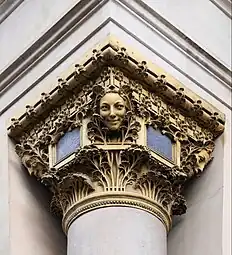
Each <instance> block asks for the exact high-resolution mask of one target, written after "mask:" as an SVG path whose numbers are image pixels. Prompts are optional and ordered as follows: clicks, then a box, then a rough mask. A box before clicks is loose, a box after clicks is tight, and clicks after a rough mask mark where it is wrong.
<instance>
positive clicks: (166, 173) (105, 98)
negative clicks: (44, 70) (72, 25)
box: [9, 38, 224, 232]
mask: <svg viewBox="0 0 232 255" xmlns="http://www.w3.org/2000/svg"><path fill="white" fill-rule="evenodd" d="M171 81H173V78H170V77H169V76H168V75H166V74H164V73H162V72H160V69H158V68H155V67H154V66H152V65H151V64H150V63H149V62H148V61H144V60H141V59H139V58H136V56H135V54H134V52H131V51H130V50H127V49H126V47H124V46H122V45H120V43H119V42H118V41H117V40H115V39H112V38H109V41H108V42H107V43H106V44H104V45H100V46H99V47H97V48H96V49H94V50H93V51H92V55H91V56H89V57H88V58H87V59H85V60H84V61H83V63H81V64H77V65H75V67H74V68H73V72H72V73H71V74H68V75H67V77H65V78H59V79H58V83H57V86H56V87H55V89H53V90H52V92H49V93H42V94H41V99H40V101H39V102H37V103H36V104H35V105H34V106H26V111H25V114H24V115H22V116H21V117H19V119H17V118H12V124H11V125H10V127H9V135H10V136H11V137H12V138H13V139H14V140H15V142H16V152H17V154H18V155H19V157H20V158H21V160H22V163H23V165H24V166H25V167H26V168H27V170H28V172H29V173H30V174H31V175H35V176H36V177H37V179H38V180H39V181H41V182H42V183H43V184H44V185H46V186H47V187H48V188H49V189H50V190H51V192H52V193H53V199H52V202H51V207H52V209H53V211H54V212H56V213H57V214H59V215H61V216H62V217H63V229H64V231H65V232H67V231H68V228H69V226H70V224H71V223H72V221H73V220H74V219H75V218H76V217H79V216H80V215H82V214H83V213H86V212H88V211H90V210H93V209H97V208H102V207H108V206H129V207H134V208H138V209H141V210H145V211H147V212H149V213H151V214H153V215H155V216H156V217H157V218H159V219H160V220H161V221H162V222H163V223H164V225H165V226H166V228H167V230H169V229H170V227H171V222H172V215H180V214H183V213H185V211H186V208H187V207H186V201H185V199H184V197H183V190H184V188H185V184H186V182H187V181H189V180H190V179H192V178H194V177H196V176H199V174H200V173H201V172H202V171H203V170H204V168H205V166H206V165H207V164H208V163H209V162H210V161H211V160H212V153H213V150H214V140H215V139H216V138H217V137H218V136H219V135H220V134H221V133H222V132H223V130H224V116H223V114H221V113H220V112H218V111H216V109H214V108H212V106H211V105H209V104H207V103H206V102H204V101H203V100H202V99H201V98H199V97H197V96H196V95H194V94H193V92H190V91H189V90H187V89H186V88H184V86H183V85H182V84H178V85H174V84H172V82H171ZM146 126H151V127H153V128H154V129H155V130H157V129H158V130H160V131H161V133H162V134H163V135H166V136H167V137H169V139H171V141H172V144H173V146H174V147H175V151H176V156H175V158H173V160H168V159H165V158H164V157H162V156H160V155H158V154H157V153H156V152H154V151H152V150H151V149H149V148H148V147H147V143H146ZM76 128H79V129H80V130H81V132H82V136H83V137H82V138H83V139H82V144H81V146H80V147H79V148H76V151H75V152H74V153H73V154H72V157H71V158H69V159H68V160H65V162H63V163H62V162H61V163H59V164H56V163H54V161H53V160H52V157H53V156H52V153H51V150H52V148H53V147H55V146H56V144H57V142H58V141H59V139H60V138H61V137H62V136H63V135H64V134H65V133H66V132H68V131H71V130H73V129H76Z"/></svg>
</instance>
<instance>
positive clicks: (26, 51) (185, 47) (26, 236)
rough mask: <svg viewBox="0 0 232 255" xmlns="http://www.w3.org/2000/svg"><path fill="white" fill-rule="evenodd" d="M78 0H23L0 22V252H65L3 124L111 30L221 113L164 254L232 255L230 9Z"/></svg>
mask: <svg viewBox="0 0 232 255" xmlns="http://www.w3.org/2000/svg"><path fill="white" fill-rule="evenodd" d="M76 2H79V3H77V5H76V7H74V9H73V10H72V11H71V12H69V13H68V14H67V15H66V16H65V17H64V19H63V20H62V21H60V23H58V26H56V27H55V28H53V29H50V28H52V26H53V25H54V24H55V23H56V22H59V19H60V18H61V17H62V15H65V13H67V12H68V10H70V8H71V7H72V6H74V4H75V3H76ZM164 2H165V4H164ZM83 3H84V1H71V0H69V1H56V4H54V1H49V3H48V1H32V0H27V1H24V2H23V4H21V5H20V6H19V7H18V8H17V9H16V10H15V11H14V12H13V13H12V14H11V15H10V16H9V17H8V18H7V19H6V20H4V21H3V22H2V23H1V24H0V49H1V61H0V70H1V71H0V77H1V78H2V80H0V82H1V85H0V89H1V88H3V87H4V90H2V91H1V92H0V112H1V115H0V131H1V132H0V142H1V156H0V157H1V160H0V187H1V192H0V208H1V210H0V225H1V231H0V254H4V255H5V254H25V255H27V254H28V255H29V254H34V253H35V254H38V255H40V254H41V255H46V254H49V255H50V254H55V255H59V254H65V253H64V249H65V246H66V244H65V237H64V236H63V234H62V231H61V229H60V225H59V223H57V220H55V219H54V218H53V216H51V214H50V213H49V209H48V194H47V193H46V191H45V190H44V188H43V187H42V186H40V185H39V184H38V183H37V182H36V181H35V180H33V179H32V178H31V177H29V176H28V175H27V173H25V172H24V169H23V168H22V166H21V164H20V162H19V159H18V157H17V155H15V153H14V151H13V144H12V141H10V139H9V138H8V136H7V132H6V128H7V125H8V124H9V120H10V118H11V117H13V116H16V117H17V116H19V115H20V114H21V113H23V112H24V110H25V105H26V104H33V103H34V102H35V101H37V100H38V98H39V97H40V94H41V92H43V91H44V92H48V91H49V90H50V89H51V88H53V87H54V86H55V84H56V82H57V77H59V76H60V74H61V73H62V72H63V71H65V70H66V69H67V68H69V67H70V66H71V65H73V64H74V63H76V62H78V59H79V58H80V57H81V56H82V55H83V54H84V53H85V52H86V51H88V50H89V49H91V48H92V47H94V45H95V44H96V43H98V42H100V41H101V40H103V39H104V38H105V37H106V36H107V35H108V34H112V35H115V36H117V37H118V38H119V39H120V41H122V42H124V43H125V44H126V45H128V46H129V47H133V48H134V49H135V50H137V51H139V52H140V53H141V54H142V55H144V57H145V58H147V59H149V60H151V61H153V62H154V63H155V64H157V65H159V66H160V67H162V68H163V69H165V70H166V71H167V72H168V73H169V74H171V75H173V76H174V77H175V78H177V79H178V80H179V81H181V82H182V83H183V84H185V85H186V86H187V87H189V88H190V89H192V90H193V91H194V92H195V93H197V94H199V95H200V96H201V97H203V98H204V99H205V100H207V101H208V102H210V103H211V104H213V105H214V106H215V107H217V108H218V109H219V110H220V111H222V112H224V113H225V114H226V119H227V122H226V130H225V133H224V134H223V135H222V136H221V137H220V138H219V139H218V141H217V147H216V150H215V153H214V156H215V158H214V161H213V162H212V163H211V164H210V165H209V166H208V168H207V170H206V172H205V173H204V174H203V175H202V176H201V178H199V179H197V180H195V181H194V182H192V183H191V184H189V187H188V189H187V190H186V196H187V200H188V204H189V209H188V212H187V214H186V215H184V216H182V217H180V218H178V219H177V220H175V225H174V227H173V229H172V231H171V232H170V234H169V237H168V249H169V255H182V254H183V255H208V254H209V255H214V254H215V255H220V254H223V255H229V254H230V252H229V242H230V241H229V240H230V236H229V234H230V227H229V226H230V225H231V224H230V210H229V209H230V201H231V199H230V198H231V197H230V188H231V186H230V185H231V183H230V169H231V168H230V166H231V159H230V155H231V143H230V141H231V133H230V132H231V130H230V125H231V90H230V88H229V85H228V82H226V81H225V80H223V77H224V78H226V79H227V80H228V79H229V76H228V70H227V69H228V67H229V65H230V59H229V56H230V54H229V52H230V47H229V45H230V37H231V35H230V32H229V26H230V22H229V20H228V17H227V16H225V15H224V14H223V13H222V12H221V11H220V10H219V9H217V8H216V7H215V5H212V3H211V2H210V1H208V0H204V1H190V3H191V4H190V5H187V4H186V1H180V0H179V1H178V5H176V6H172V5H173V1H162V3H161V1H150V2H149V1H148V2H147V4H148V5H149V6H150V7H152V8H153V11H152V8H151V10H149V8H147V9H144V7H146V6H144V5H143V4H142V1H139V0H135V1H133V3H132V2H131V1H130V0H127V1H94V0H93V1H88V6H87V4H86V5H85V4H83ZM98 3H99V4H98ZM131 3H132V4H131ZM91 5H92V6H91ZM89 6H90V7H89ZM87 7H88V8H89V9H88V8H87ZM93 7H94V9H93ZM190 7H191V8H190ZM83 8H86V10H87V11H84V9H83ZM35 9H36V11H35ZM90 9H93V10H92V11H90ZM189 9H191V12H190V11H189ZM51 10H52V11H51ZM172 10H173V11H172ZM174 10H175V12H176V13H178V15H174V13H175V12H174ZM182 10H183V11H182ZM154 12H157V13H158V14H159V15H161V16H162V18H164V19H167V21H169V22H170V23H172V25H174V26H175V27H176V28H177V29H179V30H180V32H181V33H182V32H183V33H184V35H186V36H188V37H189V39H192V40H194V42H195V43H196V44H198V46H199V47H200V48H201V49H204V50H206V51H207V52H208V54H211V55H210V56H211V57H210V56H208V55H207V54H203V53H202V51H201V50H200V48H197V47H195V46H194V47H193V43H192V42H191V41H189V40H187V39H186V38H185V39H183V38H182V37H181V35H180V33H177V31H175V29H174V30H173V29H172V28H171V27H170V26H168V25H167V24H166V23H165V22H164V21H163V20H162V19H161V18H160V16H159V15H158V16H157V15H156V14H155V13H154ZM204 12H205V13H207V16H206V17H205V16H203V15H204ZM180 13H182V14H183V15H181V14H180ZM188 13H189V15H190V14H191V19H190V16H189V15H188ZM142 14H143V15H144V16H142ZM207 17H208V18H207ZM193 20H194V22H193ZM216 20H217V21H216ZM28 21H29V22H28ZM42 21H43V22H42ZM71 21H73V23H71ZM218 23H219V24H220V26H219V24H218ZM212 25H213V27H214V29H212ZM222 26H223V29H221V27H222ZM57 27H58V28H57ZM49 29H50V30H49ZM9 31H12V32H11V33H9ZM46 31H48V33H47V34H46V36H44V33H45V32H46ZM206 33H207V36H205V34H206ZM39 38H40V41H37V40H38V39H39ZM33 43H34V44H33ZM32 44H33V45H32ZM33 47H34V48H33ZM19 55H21V59H18V60H17V58H18V57H19ZM200 60H202V61H200ZM204 64H205V65H204ZM209 67H211V69H209ZM217 73H218V74H219V76H220V75H221V76H222V78H220V77H219V76H217ZM3 74H4V75H3ZM10 248H11V253H9V251H10V250H9V249H10ZM41 249H43V250H41ZM19 251H20V252H21V253H18V252H19ZM36 252H37V253H36Z"/></svg>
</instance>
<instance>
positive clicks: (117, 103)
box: [100, 92, 126, 130]
mask: <svg viewBox="0 0 232 255" xmlns="http://www.w3.org/2000/svg"><path fill="white" fill-rule="evenodd" d="M125 114H126V105H125V101H124V99H123V98H122V97H121V96H120V95H119V94H118V93H112V92H111V93H107V94H105V95H104V96H103V97H102V98H101V101H100V115H101V116H102V117H103V119H104V123H105V125H106V126H107V127H108V128H109V129H110V130H117V129H119V127H120V126H121V124H122V121H123V119H124V117H125Z"/></svg>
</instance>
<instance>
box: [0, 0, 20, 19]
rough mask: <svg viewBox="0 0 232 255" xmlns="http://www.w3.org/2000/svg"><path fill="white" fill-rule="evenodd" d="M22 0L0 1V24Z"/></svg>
mask: <svg viewBox="0 0 232 255" xmlns="http://www.w3.org/2000/svg"><path fill="white" fill-rule="evenodd" d="M23 1H24V0H13V1H12V0H10V1H9V0H5V1H1V3H0V24H1V23H2V22H3V21H4V20H5V19H6V18H7V17H8V16H9V15H10V14H11V13H12V12H13V11H14V10H15V9H16V8H17V7H18V6H19V5H20V4H21V3H22V2H23Z"/></svg>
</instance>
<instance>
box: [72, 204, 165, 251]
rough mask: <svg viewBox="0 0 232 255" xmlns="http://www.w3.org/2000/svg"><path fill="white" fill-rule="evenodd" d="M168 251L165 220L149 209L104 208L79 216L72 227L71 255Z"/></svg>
mask: <svg viewBox="0 0 232 255" xmlns="http://www.w3.org/2000/svg"><path fill="white" fill-rule="evenodd" d="M130 254H131V255H132V254H133V255H166V254H167V233H166V229H165V226H164V225H163V223H162V222H161V221H160V220H159V219H157V218H156V217H155V216H153V215H151V214H150V213H147V212H145V211H142V210H139V209H134V208H128V207H109V208H101V209H97V210H94V211H91V212H89V213H86V214H84V215H82V216H81V217H79V218H77V219H76V220H75V221H74V222H73V223H72V224H71V226H70V228H69V230H68V255H130Z"/></svg>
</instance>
